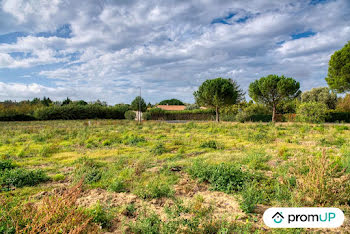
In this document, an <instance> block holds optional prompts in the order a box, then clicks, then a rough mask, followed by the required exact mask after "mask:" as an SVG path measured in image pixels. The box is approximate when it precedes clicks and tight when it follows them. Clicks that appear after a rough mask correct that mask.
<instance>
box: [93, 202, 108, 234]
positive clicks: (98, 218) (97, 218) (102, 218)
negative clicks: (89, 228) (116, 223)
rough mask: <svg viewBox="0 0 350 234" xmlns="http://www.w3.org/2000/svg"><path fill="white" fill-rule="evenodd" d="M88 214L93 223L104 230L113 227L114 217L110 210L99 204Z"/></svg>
mask: <svg viewBox="0 0 350 234" xmlns="http://www.w3.org/2000/svg"><path fill="white" fill-rule="evenodd" d="M87 213H88V215H89V216H90V217H91V218H92V221H93V222H94V223H97V224H99V225H100V226H101V227H102V228H109V227H111V226H112V220H113V215H112V213H111V211H110V209H108V208H107V207H105V206H102V205H101V204H100V203H99V202H97V203H96V204H95V205H94V206H93V207H92V208H90V209H88V210H87Z"/></svg>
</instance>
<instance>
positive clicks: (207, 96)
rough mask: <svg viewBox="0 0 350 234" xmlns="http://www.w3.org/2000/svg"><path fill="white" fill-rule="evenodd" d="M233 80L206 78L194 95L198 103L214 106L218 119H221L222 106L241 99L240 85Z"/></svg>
mask: <svg viewBox="0 0 350 234" xmlns="http://www.w3.org/2000/svg"><path fill="white" fill-rule="evenodd" d="M234 84H236V83H234V82H232V80H231V79H224V78H221V77H219V78H216V79H212V80H206V81H204V82H203V84H202V85H201V86H199V88H198V91H196V92H194V93H193V95H194V97H195V99H196V103H197V104H198V105H201V106H208V107H214V108H215V110H216V121H219V120H220V118H219V112H220V108H222V107H224V106H226V105H232V104H235V103H237V101H238V100H239V95H240V90H239V86H238V85H237V84H236V85H234Z"/></svg>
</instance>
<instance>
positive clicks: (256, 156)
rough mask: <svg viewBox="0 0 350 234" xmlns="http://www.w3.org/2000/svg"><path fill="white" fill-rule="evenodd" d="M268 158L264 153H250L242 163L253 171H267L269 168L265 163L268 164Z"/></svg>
mask: <svg viewBox="0 0 350 234" xmlns="http://www.w3.org/2000/svg"><path fill="white" fill-rule="evenodd" d="M270 158H271V157H270V156H268V155H266V154H265V153H261V152H251V153H249V154H248V155H247V156H246V157H245V158H244V159H243V163H244V164H247V165H248V166H249V167H250V168H251V169H254V170H267V169H269V166H268V165H266V162H268V161H269V160H270Z"/></svg>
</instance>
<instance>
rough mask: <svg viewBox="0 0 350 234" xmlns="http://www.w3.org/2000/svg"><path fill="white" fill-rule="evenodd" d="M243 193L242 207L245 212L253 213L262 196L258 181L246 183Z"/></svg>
mask: <svg viewBox="0 0 350 234" xmlns="http://www.w3.org/2000/svg"><path fill="white" fill-rule="evenodd" d="M241 195H242V198H241V201H240V208H241V209H242V210H243V211H244V212H245V213H252V212H253V211H254V210H255V208H256V206H257V204H258V203H259V202H260V201H261V198H262V197H261V191H260V190H259V189H258V183H257V182H256V181H252V182H251V183H246V184H245V185H244V188H243V189H242V192H241Z"/></svg>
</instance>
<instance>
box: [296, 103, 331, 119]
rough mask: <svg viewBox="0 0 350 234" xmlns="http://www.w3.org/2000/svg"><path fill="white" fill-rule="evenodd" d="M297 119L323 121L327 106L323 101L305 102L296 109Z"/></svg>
mask: <svg viewBox="0 0 350 234" xmlns="http://www.w3.org/2000/svg"><path fill="white" fill-rule="evenodd" d="M297 116H298V120H299V121H303V122H308V123H323V122H325V119H326V117H327V106H326V104H324V103H317V102H305V103H301V104H300V105H299V106H298V109H297Z"/></svg>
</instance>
